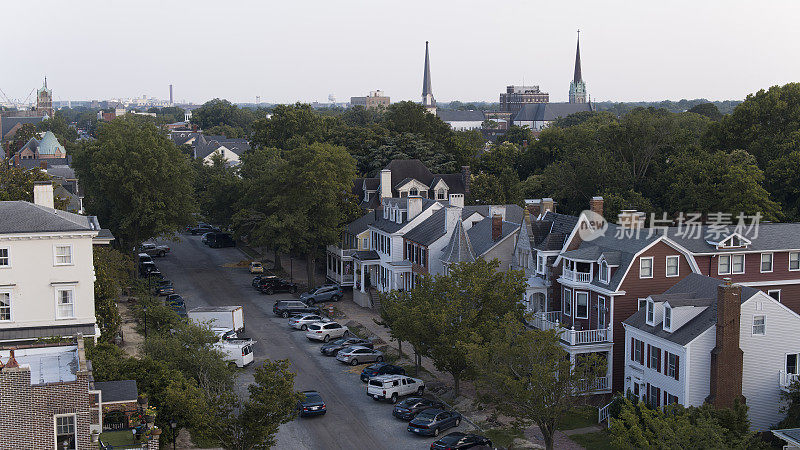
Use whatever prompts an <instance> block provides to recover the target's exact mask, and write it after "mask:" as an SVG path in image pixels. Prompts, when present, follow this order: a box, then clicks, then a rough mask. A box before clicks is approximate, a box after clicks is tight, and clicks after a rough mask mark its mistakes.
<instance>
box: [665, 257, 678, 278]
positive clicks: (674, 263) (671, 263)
mask: <svg viewBox="0 0 800 450" xmlns="http://www.w3.org/2000/svg"><path fill="white" fill-rule="evenodd" d="M680 261H681V257H680V256H678V255H670V256H667V276H668V277H677V276H678V267H679V263H680Z"/></svg>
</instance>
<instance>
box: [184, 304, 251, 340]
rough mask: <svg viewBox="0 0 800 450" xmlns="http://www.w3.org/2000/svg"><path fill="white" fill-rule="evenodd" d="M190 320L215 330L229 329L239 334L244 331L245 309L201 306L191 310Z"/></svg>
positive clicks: (239, 307)
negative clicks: (207, 325) (205, 324)
mask: <svg viewBox="0 0 800 450" xmlns="http://www.w3.org/2000/svg"><path fill="white" fill-rule="evenodd" d="M188 315H189V319H191V320H192V321H194V322H196V323H207V324H209V325H210V326H211V327H213V328H229V329H231V330H233V331H235V332H237V333H241V332H243V331H244V309H243V308H242V307H241V306H238V305H237V306H200V307H197V308H193V309H190V310H189V313H188Z"/></svg>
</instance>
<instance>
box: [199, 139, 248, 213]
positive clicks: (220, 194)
mask: <svg viewBox="0 0 800 450" xmlns="http://www.w3.org/2000/svg"><path fill="white" fill-rule="evenodd" d="M193 164H194V167H195V171H196V176H195V183H194V184H195V195H196V198H197V203H198V206H199V207H200V212H201V213H202V214H203V216H204V217H205V218H206V219H207V220H209V221H210V222H211V223H215V224H218V225H222V226H228V225H230V224H231V220H232V218H233V215H234V214H236V212H237V206H238V202H239V199H240V198H241V197H242V193H243V192H242V190H243V186H242V179H241V178H240V177H239V170H238V168H237V167H230V166H229V165H228V164H227V161H226V160H225V158H224V157H223V156H221V155H212V156H211V164H205V163H203V161H200V160H195V161H194V163H193Z"/></svg>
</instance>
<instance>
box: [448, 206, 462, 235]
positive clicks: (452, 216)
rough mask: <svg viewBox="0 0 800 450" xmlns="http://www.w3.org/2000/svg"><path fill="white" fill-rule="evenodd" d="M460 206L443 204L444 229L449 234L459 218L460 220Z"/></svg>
mask: <svg viewBox="0 0 800 450" xmlns="http://www.w3.org/2000/svg"><path fill="white" fill-rule="evenodd" d="M461 211H462V209H461V208H458V207H455V206H445V210H444V231H445V233H446V234H450V233H451V232H452V231H453V230H454V229H455V228H456V224H457V223H458V221H459V220H461Z"/></svg>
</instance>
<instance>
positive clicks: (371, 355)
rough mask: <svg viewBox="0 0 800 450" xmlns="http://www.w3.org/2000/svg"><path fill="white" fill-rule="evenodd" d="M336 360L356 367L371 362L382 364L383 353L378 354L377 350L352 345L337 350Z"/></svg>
mask: <svg viewBox="0 0 800 450" xmlns="http://www.w3.org/2000/svg"><path fill="white" fill-rule="evenodd" d="M336 359H337V360H339V361H341V362H343V363H345V364H350V365H351V366H357V365H359V364H363V363H368V362H373V361H375V362H382V361H383V353H382V352H379V351H378V350H373V349H371V348H367V347H361V346H359V345H354V346H351V347H347V348H344V349H342V350H339V353H337V354H336Z"/></svg>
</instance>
